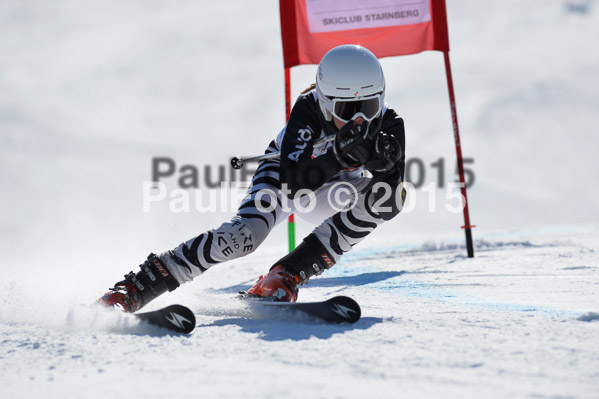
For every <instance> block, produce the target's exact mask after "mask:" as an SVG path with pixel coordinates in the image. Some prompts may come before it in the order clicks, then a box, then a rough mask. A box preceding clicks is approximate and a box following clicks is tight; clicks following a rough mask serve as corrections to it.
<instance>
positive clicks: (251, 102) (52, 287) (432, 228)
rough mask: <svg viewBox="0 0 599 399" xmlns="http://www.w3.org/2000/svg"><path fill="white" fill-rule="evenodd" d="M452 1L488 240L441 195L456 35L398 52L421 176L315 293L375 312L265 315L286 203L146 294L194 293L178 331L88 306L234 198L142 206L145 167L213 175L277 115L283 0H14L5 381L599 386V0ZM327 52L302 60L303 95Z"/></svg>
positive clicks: (476, 192) (202, 386) (369, 389)
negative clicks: (256, 302) (262, 302)
mask: <svg viewBox="0 0 599 399" xmlns="http://www.w3.org/2000/svg"><path fill="white" fill-rule="evenodd" d="M572 4H575V5H577V7H573V6H572ZM447 7H448V18H449V29H450V41H451V62H452V67H453V72H454V83H455V88H456V95H457V102H458V104H457V105H458V118H459V122H460V128H461V134H462V144H463V148H462V150H463V152H464V156H465V157H467V158H470V159H472V161H471V163H470V164H468V167H469V168H470V169H471V170H472V171H473V172H474V177H475V180H474V183H473V185H472V187H471V188H470V189H469V191H468V194H469V199H470V203H471V209H470V211H471V217H472V222H473V223H474V224H476V225H477V228H476V229H475V230H474V237H475V240H476V255H477V256H476V258H475V259H467V258H465V257H464V254H465V251H464V248H463V232H462V231H461V230H460V228H459V227H460V226H461V225H462V224H463V219H462V215H461V214H460V213H453V212H450V211H449V210H448V209H447V206H454V205H455V200H452V197H451V194H452V193H451V191H449V190H448V185H449V183H451V182H453V181H454V180H455V174H454V168H455V150H454V146H453V132H452V129H451V117H450V113H449V106H448V101H447V89H446V81H445V75H444V70H443V59H442V56H441V54H439V53H435V52H427V53H423V54H417V55H413V56H406V57H396V58H392V59H383V60H382V64H383V68H384V70H385V74H386V80H387V93H386V100H387V101H388V102H389V104H390V105H391V106H392V107H393V108H395V109H396V110H397V112H398V113H399V114H400V115H401V116H403V117H404V119H405V122H406V130H407V156H408V158H409V159H414V160H416V161H417V160H421V161H422V164H423V166H424V168H423V170H422V171H421V173H420V174H419V173H418V169H417V168H416V167H414V168H413V169H412V170H411V174H410V180H411V181H412V182H416V181H418V179H419V178H420V177H423V180H422V182H423V187H422V188H420V189H417V190H415V191H413V192H411V194H410V201H412V202H411V204H412V206H411V210H410V211H408V212H404V213H402V214H401V215H399V216H398V217H397V218H396V219H395V220H393V221H391V222H389V223H387V224H385V225H384V226H382V227H380V228H379V229H377V231H375V232H374V233H373V234H372V235H371V236H370V237H368V239H367V240H366V241H365V242H363V243H361V244H360V245H359V246H357V247H356V248H355V249H354V251H352V252H351V253H349V254H348V255H346V257H344V258H343V259H342V261H341V262H340V263H339V264H338V265H336V266H335V267H334V268H333V269H331V270H329V271H328V272H327V273H326V274H325V275H323V276H321V277H319V278H317V279H314V280H313V281H312V282H311V283H310V284H309V285H308V286H306V287H305V288H303V289H302V290H301V292H300V299H301V300H317V299H322V298H324V297H328V296H331V295H337V294H342V295H349V296H352V297H354V298H355V299H356V300H358V302H360V303H361V305H362V308H363V309H362V311H363V319H362V320H361V321H360V322H358V323H357V324H355V325H352V326H326V325H320V324H318V323H314V322H312V321H309V320H308V321H306V320H289V319H285V318H280V317H279V318H269V319H256V318H255V317H254V315H253V314H252V313H251V312H250V311H249V310H248V309H247V308H246V307H245V306H244V305H243V303H239V302H238V301H235V300H233V299H232V298H233V296H234V295H235V292H236V291H237V290H239V289H247V288H248V287H249V286H250V285H251V284H252V282H253V281H255V279H256V277H257V276H258V275H259V274H262V273H264V272H265V271H266V270H267V269H268V267H269V266H270V265H271V264H272V263H273V262H274V261H276V260H277V259H278V258H279V257H280V256H281V255H282V254H283V253H284V252H285V248H286V242H285V241H286V228H285V226H284V225H281V226H279V227H278V228H277V229H276V230H275V231H274V232H273V234H272V235H271V237H269V239H268V240H267V241H266V242H265V243H264V244H263V246H262V247H261V248H260V249H259V250H258V251H256V252H255V253H254V254H252V255H251V256H249V257H247V258H245V259H240V260H237V261H234V262H232V263H231V264H228V265H220V266H217V267H215V268H214V269H212V270H210V271H209V272H208V273H206V274H205V275H204V276H202V277H200V278H198V279H197V280H196V281H194V282H192V283H191V284H188V285H185V286H183V287H181V288H180V289H178V290H177V291H175V292H173V293H171V294H170V295H166V296H163V297H161V298H159V299H158V300H157V301H156V303H155V304H154V303H153V304H151V305H150V306H149V307H150V308H154V307H157V306H161V305H166V304H170V303H173V302H181V303H184V304H186V305H188V306H190V307H191V308H192V309H193V310H194V311H195V312H196V316H197V317H198V328H197V330H196V331H195V332H194V333H193V334H192V335H190V336H179V335H172V334H168V333H167V332H165V331H162V330H160V329H157V328H153V327H150V326H144V325H139V324H136V322H134V321H133V320H132V319H130V318H127V317H126V315H120V314H110V313H106V312H101V311H98V310H96V309H89V308H88V307H87V305H88V304H90V303H92V302H93V301H94V300H95V299H96V298H97V297H98V296H99V295H100V294H101V293H103V292H104V291H105V290H106V288H107V287H109V286H111V285H112V284H113V283H114V282H115V281H116V280H117V279H118V278H119V277H120V276H122V274H124V273H126V272H128V271H129V270H133V269H135V268H136V267H137V265H138V264H139V263H140V262H141V261H142V260H143V259H144V257H145V256H146V255H147V254H148V253H149V252H152V251H153V252H159V251H163V250H165V249H169V248H172V247H174V246H175V245H177V244H178V243H179V242H181V241H183V240H186V239H188V238H190V237H193V236H195V235H197V234H199V233H201V232H203V231H205V230H207V229H210V228H213V227H216V226H217V225H218V224H219V223H221V222H223V221H225V220H227V219H228V218H230V217H231V216H232V215H233V214H234V211H235V207H234V204H233V205H232V206H228V207H226V209H222V210H220V209H218V210H216V211H214V212H199V211H197V210H195V209H194V208H193V206H192V208H191V209H190V211H189V212H178V213H175V212H172V211H171V210H170V209H169V205H170V204H169V201H168V200H165V201H161V202H157V203H153V204H152V207H151V209H150V211H149V212H144V211H143V188H142V187H143V182H144V181H149V180H150V179H151V176H152V163H151V160H152V158H154V157H168V158H171V159H173V160H174V161H175V162H176V166H177V169H178V168H180V167H181V166H183V165H193V166H195V167H196V168H197V169H198V170H199V173H200V187H199V188H200V190H201V192H203V193H205V192H206V189H207V184H206V181H205V178H206V175H208V176H209V178H210V180H211V181H212V182H213V181H215V180H217V178H218V171H219V168H220V167H221V166H223V168H225V170H226V173H227V174H228V173H229V169H228V167H227V165H228V161H229V159H230V157H231V156H234V155H255V154H259V153H261V152H262V151H263V150H264V148H265V147H266V145H267V144H268V142H269V141H270V140H271V139H272V138H273V137H274V136H275V135H276V134H277V133H278V131H279V130H280V129H281V127H282V125H283V119H284V91H283V71H282V51H281V44H280V30H279V26H278V6H277V2H276V1H274V0H271V1H261V2H248V1H241V0H239V1H227V2H207V1H184V0H181V1H172V2H170V1H169V2H167V1H152V2H147V1H141V0H135V1H128V2H120V1H116V0H96V1H87V2H75V1H67V0H62V1H61V0H59V1H53V2H44V1H34V0H28V1H20V2H3V3H2V4H0V54H1V55H2V56H1V57H0V187H1V189H2V195H0V255H1V259H2V262H1V264H2V266H1V270H2V279H1V280H0V303H1V306H0V334H1V335H0V383H1V385H2V387H3V388H2V397H3V398H4V397H8V398H17V397H49V398H65V397H104V396H105V395H110V394H115V395H123V394H133V395H140V396H145V397H165V396H167V395H174V396H176V395H189V394H191V395H193V396H203V397H231V398H233V397H240V396H241V395H244V396H245V395H248V394H251V395H252V396H255V397H287V398H292V397H356V398H357V397H364V396H367V395H368V396H377V397H399V396H405V397H460V398H462V397H498V398H499V397H507V396H510V397H536V398H538V397H541V398H545V397H555V398H557V397H574V398H597V397H599V394H598V392H599V387H598V384H597V381H599V349H598V347H597V345H596V342H598V341H599V321H598V319H599V297H598V296H597V293H598V292H599V284H598V276H599V273H598V272H599V261H598V260H599V258H598V256H597V252H596V251H597V250H599V248H598V247H599V244H598V243H599V208H598V207H597V203H598V202H599V188H598V186H597V184H595V181H594V180H595V179H594V175H595V173H596V171H597V170H599V161H598V159H597V156H596V148H597V145H598V144H599V138H598V137H597V135H596V126H599V91H598V90H597V87H599V72H598V71H599V47H598V46H597V45H596V43H595V42H596V38H597V37H599V4H598V3H597V2H595V1H577V2H573V1H569V2H566V1H562V0H529V1H527V2H526V4H523V2H521V1H516V0H502V1H498V0H488V1H484V2H481V1H474V0H450V1H448V5H447ZM314 74H315V67H314V66H302V67H297V68H294V69H293V71H292V93H293V96H294V97H295V96H297V95H298V94H299V93H300V91H301V90H302V89H303V88H305V87H306V86H308V85H309V84H310V83H311V82H313V79H314ZM439 159H442V160H443V164H444V165H445V167H444V172H445V173H444V174H443V176H439V169H438V168H435V167H433V166H432V165H431V164H432V163H435V162H437V161H438V160H439ZM415 163H416V162H414V164H415ZM206 167H208V168H209V169H210V170H211V172H210V173H207V172H206V169H205V168H206ZM422 174H424V176H422ZM179 177H180V175H178V174H175V175H174V176H171V177H167V178H164V179H162V180H161V181H163V182H164V183H165V184H166V185H167V187H168V189H169V190H173V189H178V188H180V187H179V184H178V179H179ZM423 188H426V189H423ZM188 192H189V193H190V194H191V195H192V196H193V195H198V193H197V192H195V191H193V190H188ZM448 196H449V197H448ZM233 202H234V201H233ZM312 228H313V226H311V225H309V224H308V223H306V222H301V221H300V222H299V223H298V236H299V237H302V236H304V235H306V234H308V233H309V231H310V230H311V229H312Z"/></svg>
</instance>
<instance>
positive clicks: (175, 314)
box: [133, 305, 196, 334]
mask: <svg viewBox="0 0 599 399" xmlns="http://www.w3.org/2000/svg"><path fill="white" fill-rule="evenodd" d="M133 315H134V316H136V317H137V318H138V319H140V320H143V321H146V322H148V323H150V324H153V325H156V326H159V327H163V328H166V329H169V330H171V331H175V332H179V333H184V334H189V333H191V332H192V331H193V330H194V329H195V327H196V318H195V315H194V314H193V312H192V311H191V309H189V308H188V307H186V306H183V305H170V306H167V307H165V308H162V309H158V310H155V311H150V312H146V313H134V314H133Z"/></svg>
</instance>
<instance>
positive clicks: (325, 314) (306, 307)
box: [240, 292, 362, 324]
mask: <svg viewBox="0 0 599 399" xmlns="http://www.w3.org/2000/svg"><path fill="white" fill-rule="evenodd" d="M240 296H241V298H243V299H247V300H251V301H254V302H252V303H253V304H255V306H259V307H261V308H262V309H268V310H280V311H283V312H287V313H289V314H294V313H296V314H304V315H308V316H312V317H314V318H317V319H319V320H322V321H324V322H326V323H334V324H339V323H355V322H357V321H358V320H360V316H361V314H362V312H361V310H360V305H358V303H357V302H356V301H354V300H353V299H352V298H350V297H347V296H336V297H333V298H331V299H327V300H326V301H320V302H295V303H289V302H274V301H270V300H268V299H262V298H259V297H255V296H252V295H248V294H247V293H245V292H240Z"/></svg>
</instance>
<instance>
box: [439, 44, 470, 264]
mask: <svg viewBox="0 0 599 399" xmlns="http://www.w3.org/2000/svg"><path fill="white" fill-rule="evenodd" d="M443 58H444V59H445V73H446V75H447V88H448V90H449V103H450V106H451V120H452V122H453V137H454V139H455V150H456V154H457V158H458V173H459V175H460V183H461V190H462V196H463V197H464V226H462V228H463V229H464V231H465V232H466V250H467V252H468V257H469V258H473V257H474V245H473V243H472V228H474V227H476V226H472V225H471V224H470V212H469V211H468V196H467V195H466V181H465V179H464V162H463V159H462V146H461V144H460V129H459V128H458V114H457V111H456V105H455V94H454V92H453V79H452V77H451V65H450V63H449V51H444V52H443Z"/></svg>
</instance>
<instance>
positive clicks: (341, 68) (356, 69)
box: [316, 44, 385, 122]
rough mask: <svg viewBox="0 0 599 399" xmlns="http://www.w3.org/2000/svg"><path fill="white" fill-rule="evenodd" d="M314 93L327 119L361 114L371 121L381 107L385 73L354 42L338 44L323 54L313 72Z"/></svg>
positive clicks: (368, 54) (370, 55)
mask: <svg viewBox="0 0 599 399" xmlns="http://www.w3.org/2000/svg"><path fill="white" fill-rule="evenodd" d="M316 93H317V96H318V102H319V104H320V110H321V111H322V114H323V115H324V118H325V119H326V120H327V121H331V120H332V119H333V118H332V117H333V115H334V116H335V117H336V118H338V119H340V120H341V121H343V122H348V121H349V120H350V119H355V118H357V117H358V116H361V117H363V118H364V119H365V120H366V121H368V122H370V121H372V120H373V119H375V118H376V117H378V116H379V115H380V114H381V112H382V109H383V102H384V97H385V76H384V75H383V69H382V68H381V64H380V62H379V60H378V59H377V58H376V56H375V55H374V54H373V53H372V52H371V51H370V50H368V49H367V48H365V47H362V46H358V45H355V44H344V45H342V46H337V47H335V48H333V49H331V50H329V52H328V53H326V54H325V55H324V57H322V60H321V61H320V64H319V65H318V71H317V73H316Z"/></svg>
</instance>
